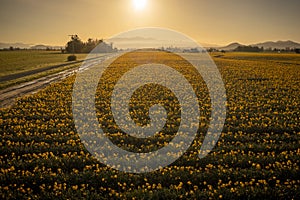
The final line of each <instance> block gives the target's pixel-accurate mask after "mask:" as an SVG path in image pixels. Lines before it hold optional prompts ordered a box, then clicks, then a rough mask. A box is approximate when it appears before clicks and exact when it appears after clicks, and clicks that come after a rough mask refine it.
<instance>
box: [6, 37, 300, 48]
mask: <svg viewBox="0 0 300 200" xmlns="http://www.w3.org/2000/svg"><path fill="white" fill-rule="evenodd" d="M92 39H100V38H92ZM114 39H119V38H114ZM122 39H125V38H122ZM127 39H131V38H127ZM145 39H146V38H145ZM68 41H69V40H68ZM68 41H66V44H67V42H68ZM81 41H83V42H86V40H83V39H81ZM104 42H106V43H108V42H110V39H108V40H105V41H104ZM196 42H197V43H198V44H200V45H201V46H202V47H204V48H209V47H212V48H214V47H216V48H222V47H226V46H229V45H232V44H240V45H245V46H255V45H258V44H262V43H268V42H274V43H277V42H295V43H297V44H299V45H300V42H298V41H294V40H274V41H271V40H266V41H261V42H255V43H252V44H244V43H241V42H238V41H232V42H230V43H228V44H225V45H220V44H208V43H201V42H198V41H196ZM112 43H113V44H115V43H114V42H112ZM14 44H19V45H26V46H28V47H25V49H27V48H31V47H35V46H39V45H41V46H45V47H65V46H66V44H62V45H52V44H46V43H42V42H40V43H35V44H34V43H24V42H20V41H18V42H2V41H0V45H8V46H7V47H1V46H0V49H4V48H9V45H14ZM171 46H173V47H178V48H193V46H176V45H175V46H174V45H172V44H170V45H167V44H166V45H161V46H158V47H165V48H166V47H171ZM12 47H14V48H18V46H12ZM117 48H119V49H122V48H123V49H125V48H128V49H130V48H131V46H130V45H129V46H121V47H120V46H119V47H117ZM133 48H134V47H133ZM21 49H22V48H21Z"/></svg>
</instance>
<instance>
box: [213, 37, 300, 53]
mask: <svg viewBox="0 0 300 200" xmlns="http://www.w3.org/2000/svg"><path fill="white" fill-rule="evenodd" d="M238 46H246V45H244V44H240V43H237V42H234V43H231V44H229V45H227V46H224V47H219V48H218V49H219V50H225V51H232V50H234V49H236V48H237V47H238ZM249 46H258V47H263V48H264V49H269V48H271V49H274V48H276V49H286V48H290V49H295V48H300V44H299V43H297V42H294V41H290V40H287V41H280V40H279V41H277V42H273V41H267V42H262V43H257V44H250V45H249Z"/></svg>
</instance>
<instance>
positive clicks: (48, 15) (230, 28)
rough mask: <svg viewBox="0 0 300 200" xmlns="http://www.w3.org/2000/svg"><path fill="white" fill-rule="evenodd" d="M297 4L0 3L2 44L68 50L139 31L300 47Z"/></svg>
mask: <svg viewBox="0 0 300 200" xmlns="http://www.w3.org/2000/svg"><path fill="white" fill-rule="evenodd" d="M299 7H300V1H298V0H287V1H280V0H264V1H261V0H252V1H240V0H228V1H222V0H212V1H205V0H188V1H180V0H163V1H161V0H116V1H108V0H101V1H99V0H90V1H84V0H72V1H71V0H64V1H58V0H51V1H50V0H44V1H39V0H1V2H0V23H1V29H0V36H1V37H0V42H3V43H15V42H22V43H26V44H48V45H57V46H62V45H65V43H66V41H67V40H68V39H69V37H68V35H69V34H78V35H79V36H80V37H81V39H83V40H87V39H88V38H104V39H106V38H110V37H112V36H113V35H115V34H118V33H120V32H124V31H128V30H130V29H135V28H140V27H164V28H170V29H174V30H177V31H179V32H182V33H184V34H186V35H188V36H190V37H191V38H193V39H195V40H196V41H198V42H200V43H201V44H213V45H220V46H225V45H227V44H229V43H231V42H239V43H241V44H254V43H259V42H265V41H278V40H283V41H286V40H292V41H295V42H299V41H300V35H299V22H298V19H299V17H300V13H299V11H298V10H299Z"/></svg>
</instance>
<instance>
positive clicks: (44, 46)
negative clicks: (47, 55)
mask: <svg viewBox="0 0 300 200" xmlns="http://www.w3.org/2000/svg"><path fill="white" fill-rule="evenodd" d="M61 48H62V46H49V45H43V44H38V45H34V46H31V47H30V49H39V50H46V49H61Z"/></svg>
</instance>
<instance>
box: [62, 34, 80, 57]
mask: <svg viewBox="0 0 300 200" xmlns="http://www.w3.org/2000/svg"><path fill="white" fill-rule="evenodd" d="M83 47H84V44H83V42H82V41H81V40H80V39H79V37H78V35H71V41H69V42H68V43H67V45H66V51H67V52H68V53H82V50H83Z"/></svg>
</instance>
